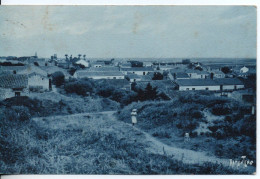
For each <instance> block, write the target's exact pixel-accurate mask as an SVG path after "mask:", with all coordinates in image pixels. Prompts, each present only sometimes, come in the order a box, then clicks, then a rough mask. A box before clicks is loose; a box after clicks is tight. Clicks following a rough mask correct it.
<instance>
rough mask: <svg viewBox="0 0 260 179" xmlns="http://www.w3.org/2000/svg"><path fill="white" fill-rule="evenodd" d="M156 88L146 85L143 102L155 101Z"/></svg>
mask: <svg viewBox="0 0 260 179" xmlns="http://www.w3.org/2000/svg"><path fill="white" fill-rule="evenodd" d="M157 93H158V92H157V87H154V88H153V87H152V85H151V84H150V83H148V84H147V86H146V88H145V90H144V96H145V100H155V99H156V98H157Z"/></svg>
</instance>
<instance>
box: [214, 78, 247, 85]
mask: <svg viewBox="0 0 260 179" xmlns="http://www.w3.org/2000/svg"><path fill="white" fill-rule="evenodd" d="M215 81H216V82H217V83H219V84H220V85H243V84H244V83H243V82H242V81H241V80H239V79H238V78H217V79H215Z"/></svg>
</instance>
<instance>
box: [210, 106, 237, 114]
mask: <svg viewBox="0 0 260 179" xmlns="http://www.w3.org/2000/svg"><path fill="white" fill-rule="evenodd" d="M211 112H212V114H214V115H227V114H231V113H232V110H231V109H230V108H229V106H227V105H221V104H216V105H215V106H214V107H213V108H212V110H211Z"/></svg>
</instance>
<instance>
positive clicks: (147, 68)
mask: <svg viewBox="0 0 260 179" xmlns="http://www.w3.org/2000/svg"><path fill="white" fill-rule="evenodd" d="M121 71H154V69H153V68H152V67H132V68H121Z"/></svg>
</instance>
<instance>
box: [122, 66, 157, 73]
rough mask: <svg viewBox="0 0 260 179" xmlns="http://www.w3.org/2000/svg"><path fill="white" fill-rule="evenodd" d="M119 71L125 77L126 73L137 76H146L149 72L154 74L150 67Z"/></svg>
mask: <svg viewBox="0 0 260 179" xmlns="http://www.w3.org/2000/svg"><path fill="white" fill-rule="evenodd" d="M120 71H122V72H123V73H124V74H125V75H126V74H127V73H134V74H137V75H147V74H148V73H150V72H154V69H153V68H152V67H132V68H121V69H120Z"/></svg>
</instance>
